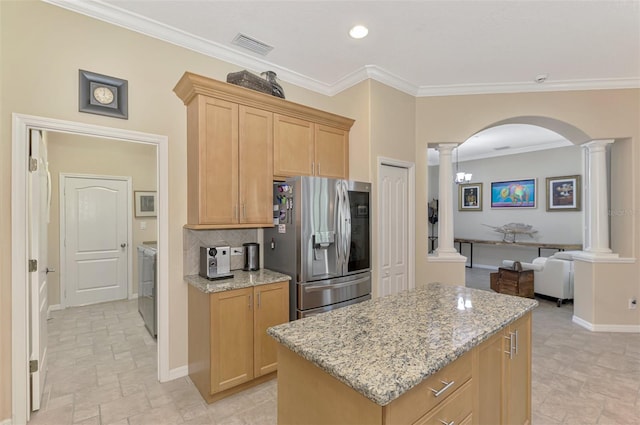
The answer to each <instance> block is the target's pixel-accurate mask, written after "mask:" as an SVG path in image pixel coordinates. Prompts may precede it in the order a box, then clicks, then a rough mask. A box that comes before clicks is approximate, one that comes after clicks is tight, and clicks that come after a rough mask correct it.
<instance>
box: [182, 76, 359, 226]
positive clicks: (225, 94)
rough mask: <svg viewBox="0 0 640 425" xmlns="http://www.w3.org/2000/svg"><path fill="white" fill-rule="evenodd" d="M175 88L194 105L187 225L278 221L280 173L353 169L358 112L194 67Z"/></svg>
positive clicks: (341, 173) (334, 173)
mask: <svg viewBox="0 0 640 425" xmlns="http://www.w3.org/2000/svg"><path fill="white" fill-rule="evenodd" d="M173 90H174V92H175V93H176V94H177V95H178V97H179V98H180V99H182V101H183V102H184V104H185V105H186V106H187V225H186V226H185V227H187V228H192V229H217V228H247V227H271V226H273V211H272V207H273V200H272V193H273V192H272V190H273V187H272V181H273V180H274V178H277V179H280V178H283V177H290V176H296V175H317V176H323V177H336V178H348V176H349V130H350V129H351V126H352V125H353V123H354V121H353V120H352V119H349V118H345V117H341V116H339V115H335V114H332V113H329V112H325V111H320V110H318V109H314V108H310V107H308V106H304V105H299V104H297V103H293V102H290V101H287V100H284V99H281V98H279V97H275V96H271V95H268V94H264V93H260V92H257V91H255V90H249V89H246V88H244V87H240V86H237V85H233V84H228V83H225V82H222V81H217V80H214V79H211V78H207V77H203V76H201V75H196V74H193V73H190V72H185V73H184V75H183V76H182V78H181V79H180V81H178V83H177V84H176V86H175V88H174V89H173Z"/></svg>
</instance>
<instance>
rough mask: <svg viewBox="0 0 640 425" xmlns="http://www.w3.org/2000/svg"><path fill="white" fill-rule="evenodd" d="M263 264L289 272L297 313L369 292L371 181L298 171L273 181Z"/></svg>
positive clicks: (340, 304)
mask: <svg viewBox="0 0 640 425" xmlns="http://www.w3.org/2000/svg"><path fill="white" fill-rule="evenodd" d="M273 200H274V202H273V209H274V227H273V228H267V229H265V230H264V244H265V248H264V266H265V267H266V268H268V269H271V270H275V271H278V272H281V273H285V274H288V275H289V276H291V282H290V288H289V297H290V304H289V316H290V319H291V320H295V319H299V318H301V317H306V316H310V315H314V314H318V313H322V312H325V311H329V310H333V309H335V308H339V307H344V306H347V305H350V304H354V303H358V302H361V301H365V300H368V299H370V298H371V221H370V215H369V212H370V202H371V184H369V183H363V182H356V181H349V180H338V179H328V178H321V177H296V178H293V179H290V180H287V181H285V182H278V183H274V190H273Z"/></svg>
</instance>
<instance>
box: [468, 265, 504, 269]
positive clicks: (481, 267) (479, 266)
mask: <svg viewBox="0 0 640 425" xmlns="http://www.w3.org/2000/svg"><path fill="white" fill-rule="evenodd" d="M473 268H474V269H486V270H498V266H489V265H487V264H474V265H473Z"/></svg>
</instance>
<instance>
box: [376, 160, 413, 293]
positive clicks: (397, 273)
mask: <svg viewBox="0 0 640 425" xmlns="http://www.w3.org/2000/svg"><path fill="white" fill-rule="evenodd" d="M408 180H409V172H408V170H407V169H406V168H402V167H394V166H389V165H382V166H381V167H380V174H379V196H380V203H379V205H380V212H379V217H380V228H381V230H382V231H381V232H380V257H381V258H380V274H379V281H380V283H379V289H380V291H379V296H381V297H383V296H385V295H389V294H395V293H397V292H400V291H403V290H405V289H409V270H408V253H409V237H408V236H409V211H408V208H409V201H408V199H409V182H408Z"/></svg>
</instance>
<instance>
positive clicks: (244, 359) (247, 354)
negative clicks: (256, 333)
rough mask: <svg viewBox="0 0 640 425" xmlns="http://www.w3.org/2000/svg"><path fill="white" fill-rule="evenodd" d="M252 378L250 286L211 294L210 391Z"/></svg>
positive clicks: (233, 385)
mask: <svg viewBox="0 0 640 425" xmlns="http://www.w3.org/2000/svg"><path fill="white" fill-rule="evenodd" d="M251 379H253V288H244V289H237V290H233V291H226V292H218V293H215V294H212V295H211V394H214V393H216V392H219V391H222V390H226V389H228V388H231V387H235V386H236V385H239V384H241V383H243V382H247V381H249V380H251Z"/></svg>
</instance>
